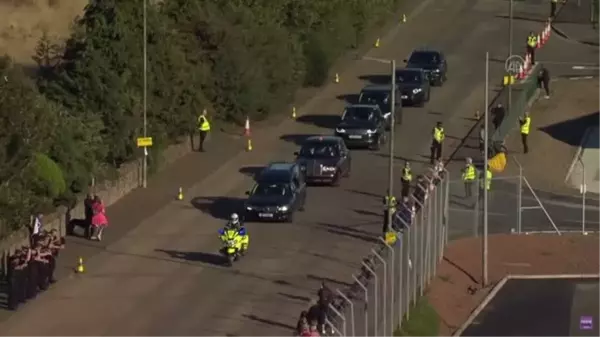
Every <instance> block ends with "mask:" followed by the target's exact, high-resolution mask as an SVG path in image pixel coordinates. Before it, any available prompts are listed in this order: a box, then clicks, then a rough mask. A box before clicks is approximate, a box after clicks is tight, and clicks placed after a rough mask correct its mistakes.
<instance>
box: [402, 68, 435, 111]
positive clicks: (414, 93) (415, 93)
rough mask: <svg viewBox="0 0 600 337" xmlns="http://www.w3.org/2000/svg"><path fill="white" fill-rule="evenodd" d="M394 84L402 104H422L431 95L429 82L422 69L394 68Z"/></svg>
mask: <svg viewBox="0 0 600 337" xmlns="http://www.w3.org/2000/svg"><path fill="white" fill-rule="evenodd" d="M396 85H397V86H398V88H400V95H401V96H400V98H401V99H402V101H403V104H404V105H412V106H424V105H425V103H426V102H428V101H429V99H430V97H431V84H429V81H428V80H427V74H425V71H423V69H418V68H401V69H396Z"/></svg>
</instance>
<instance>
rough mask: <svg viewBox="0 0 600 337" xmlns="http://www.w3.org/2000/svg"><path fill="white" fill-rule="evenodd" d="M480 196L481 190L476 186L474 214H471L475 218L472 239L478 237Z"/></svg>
mask: <svg viewBox="0 0 600 337" xmlns="http://www.w3.org/2000/svg"><path fill="white" fill-rule="evenodd" d="M480 194H481V188H479V186H477V196H476V199H475V212H473V214H475V218H474V219H473V232H474V237H478V236H479V198H480Z"/></svg>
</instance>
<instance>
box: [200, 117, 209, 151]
mask: <svg viewBox="0 0 600 337" xmlns="http://www.w3.org/2000/svg"><path fill="white" fill-rule="evenodd" d="M198 131H199V132H200V147H199V149H198V150H199V151H200V152H204V142H205V141H206V138H207V137H208V133H209V132H210V122H209V121H208V117H207V116H206V109H204V110H202V113H201V114H200V116H198Z"/></svg>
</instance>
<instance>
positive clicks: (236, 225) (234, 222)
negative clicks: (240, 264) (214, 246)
mask: <svg viewBox="0 0 600 337" xmlns="http://www.w3.org/2000/svg"><path fill="white" fill-rule="evenodd" d="M219 238H220V239H221V241H222V242H223V248H222V249H221V254H223V255H224V256H225V258H227V264H228V265H229V266H232V265H233V262H234V261H236V260H238V259H239V258H240V257H241V256H243V255H245V254H246V252H247V251H248V244H249V242H250V236H249V235H248V233H247V231H246V228H244V227H243V226H242V225H241V223H240V221H239V217H238V215H237V214H236V213H233V214H232V215H231V219H230V221H229V222H228V223H227V225H226V226H225V228H221V229H219Z"/></svg>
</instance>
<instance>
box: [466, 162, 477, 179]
mask: <svg viewBox="0 0 600 337" xmlns="http://www.w3.org/2000/svg"><path fill="white" fill-rule="evenodd" d="M476 175H477V174H476V172H475V166H473V165H467V167H466V168H465V171H464V172H463V181H473V180H475V178H476Z"/></svg>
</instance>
